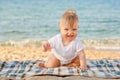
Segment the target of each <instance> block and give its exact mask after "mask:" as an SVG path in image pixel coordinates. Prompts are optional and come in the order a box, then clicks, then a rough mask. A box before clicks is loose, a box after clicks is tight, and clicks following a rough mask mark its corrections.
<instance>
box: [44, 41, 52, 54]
mask: <svg viewBox="0 0 120 80" xmlns="http://www.w3.org/2000/svg"><path fill="white" fill-rule="evenodd" d="M50 50H51V46H50V43H49V42H45V43H43V45H42V51H44V52H46V51H50Z"/></svg>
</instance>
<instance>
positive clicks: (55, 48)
mask: <svg viewBox="0 0 120 80" xmlns="http://www.w3.org/2000/svg"><path fill="white" fill-rule="evenodd" d="M59 29H60V33H59V34H57V35H56V36H54V37H52V38H51V39H49V40H48V41H47V42H46V43H44V44H43V45H42V50H43V51H44V52H46V51H51V54H50V56H49V58H48V61H47V62H45V63H39V67H46V68H54V67H59V66H70V67H72V66H74V67H77V66H79V67H80V69H81V70H86V69H87V65H86V56H85V53H84V49H83V46H82V44H81V42H80V38H79V37H77V35H78V16H77V14H76V12H75V11H74V10H71V9H68V10H67V11H65V13H64V14H63V15H62V17H61V19H60V26H59Z"/></svg>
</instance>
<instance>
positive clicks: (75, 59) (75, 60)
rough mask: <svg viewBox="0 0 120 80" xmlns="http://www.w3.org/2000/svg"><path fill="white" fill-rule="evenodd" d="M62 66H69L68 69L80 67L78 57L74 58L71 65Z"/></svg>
mask: <svg viewBox="0 0 120 80" xmlns="http://www.w3.org/2000/svg"><path fill="white" fill-rule="evenodd" d="M63 66H69V67H77V66H80V60H79V56H77V57H75V58H74V59H73V60H72V61H71V63H69V64H65V65H63Z"/></svg>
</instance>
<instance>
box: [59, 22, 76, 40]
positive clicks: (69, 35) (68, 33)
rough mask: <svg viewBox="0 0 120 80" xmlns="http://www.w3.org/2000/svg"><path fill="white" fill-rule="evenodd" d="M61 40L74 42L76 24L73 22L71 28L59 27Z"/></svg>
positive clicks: (66, 26)
mask: <svg viewBox="0 0 120 80" xmlns="http://www.w3.org/2000/svg"><path fill="white" fill-rule="evenodd" d="M60 32H61V35H62V38H64V39H65V40H68V41H72V40H74V39H75V38H76V37H77V35H78V22H75V23H74V25H73V26H72V27H70V26H68V25H67V24H66V25H63V26H60Z"/></svg>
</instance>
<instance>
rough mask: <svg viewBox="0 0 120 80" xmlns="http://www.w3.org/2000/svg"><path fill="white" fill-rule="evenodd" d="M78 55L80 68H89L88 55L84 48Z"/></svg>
mask: <svg viewBox="0 0 120 80" xmlns="http://www.w3.org/2000/svg"><path fill="white" fill-rule="evenodd" d="M78 55H79V60H80V68H81V69H82V70H87V64H86V56H85V53H84V50H81V51H79V52H78Z"/></svg>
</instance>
